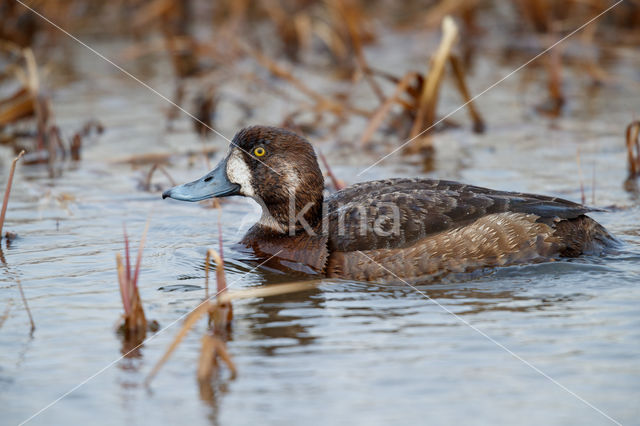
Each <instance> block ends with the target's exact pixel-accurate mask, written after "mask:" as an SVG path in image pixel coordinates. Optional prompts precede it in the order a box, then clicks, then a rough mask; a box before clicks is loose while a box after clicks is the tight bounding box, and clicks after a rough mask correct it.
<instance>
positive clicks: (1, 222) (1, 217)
mask: <svg viewBox="0 0 640 426" xmlns="http://www.w3.org/2000/svg"><path fill="white" fill-rule="evenodd" d="M23 155H24V151H20V154H18V156H17V157H16V158H14V159H13V161H12V162H11V170H9V178H8V179H7V186H6V188H5V190H4V198H3V200H2V210H0V241H1V240H2V237H3V234H2V227H3V226H4V218H5V215H6V214H7V205H8V204H9V194H10V193H11V186H12V184H13V175H14V173H15V171H16V164H17V163H18V160H20V159H21V158H22V156H23ZM13 236H14V235H13V234H10V233H9V232H7V234H6V235H5V237H6V238H7V240H9V239H10V237H13Z"/></svg>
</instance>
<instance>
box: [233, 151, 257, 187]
mask: <svg viewBox="0 0 640 426" xmlns="http://www.w3.org/2000/svg"><path fill="white" fill-rule="evenodd" d="M227 178H228V179H229V181H230V182H231V183H236V184H238V185H240V192H241V193H242V194H243V195H245V196H247V197H254V196H255V192H254V190H253V185H252V184H251V171H250V170H249V166H247V163H245V161H244V159H243V158H242V153H241V152H239V151H238V150H237V148H233V149H232V150H231V154H230V155H229V159H228V160H227Z"/></svg>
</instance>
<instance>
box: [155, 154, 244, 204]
mask: <svg viewBox="0 0 640 426" xmlns="http://www.w3.org/2000/svg"><path fill="white" fill-rule="evenodd" d="M239 191H240V185H238V184H236V183H232V182H230V181H229V178H228V177H227V161H226V160H223V161H221V162H220V164H218V166H217V167H216V168H215V169H213V170H212V171H211V172H209V173H207V174H206V175H204V176H202V177H201V178H200V179H198V180H194V181H193V182H189V183H185V184H184V185H178V186H174V187H173V188H171V189H169V190H167V191H165V192H163V193H162V198H163V199H165V198H173V199H174V200H180V201H201V200H206V199H207V198H214V197H227V196H229V195H235V194H238V192H239Z"/></svg>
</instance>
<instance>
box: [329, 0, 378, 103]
mask: <svg viewBox="0 0 640 426" xmlns="http://www.w3.org/2000/svg"><path fill="white" fill-rule="evenodd" d="M332 3H334V4H335V7H336V9H337V11H338V12H339V15H340V16H341V17H342V19H343V21H344V23H345V27H346V29H347V33H348V35H349V38H350V40H351V46H352V47H353V50H354V53H355V57H356V61H357V62H358V66H359V67H360V69H361V70H362V73H363V75H364V78H365V80H366V82H367V84H369V86H370V87H371V90H373V93H375V95H376V96H377V97H378V100H379V101H380V102H384V93H383V92H382V89H380V86H379V85H378V83H376V81H375V79H374V78H373V75H372V74H371V71H370V68H369V64H368V63H367V59H366V57H365V55H364V51H363V48H362V39H361V31H360V28H359V26H358V21H359V19H360V14H359V11H358V10H357V8H356V7H355V6H354V4H352V2H351V1H332Z"/></svg>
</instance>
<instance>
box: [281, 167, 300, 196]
mask: <svg viewBox="0 0 640 426" xmlns="http://www.w3.org/2000/svg"><path fill="white" fill-rule="evenodd" d="M283 171H284V173H283V175H284V179H285V181H286V182H287V186H286V188H287V189H288V190H289V194H290V195H291V196H292V197H294V196H295V194H296V191H297V190H298V186H299V185H300V176H299V175H298V171H297V170H296V169H295V168H294V167H293V166H292V165H291V164H289V163H287V164H285V165H284V170H283Z"/></svg>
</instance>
